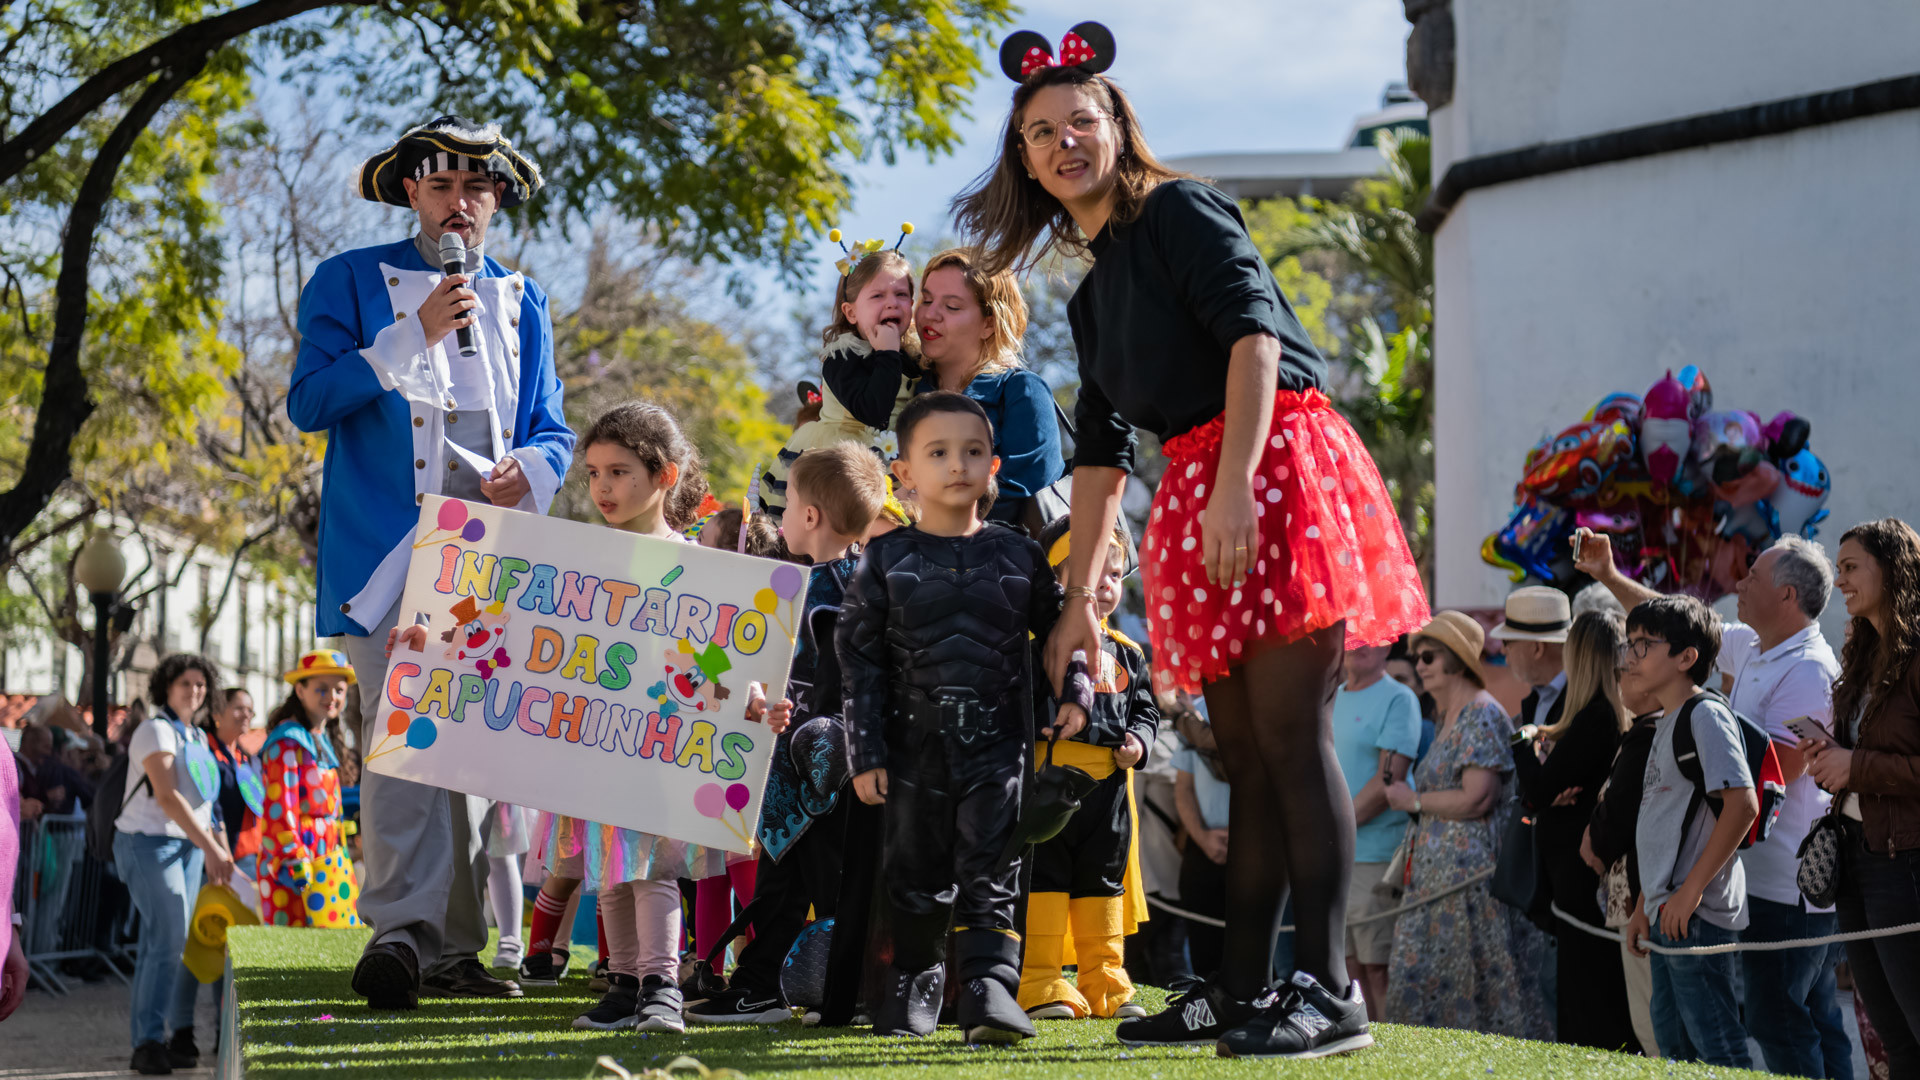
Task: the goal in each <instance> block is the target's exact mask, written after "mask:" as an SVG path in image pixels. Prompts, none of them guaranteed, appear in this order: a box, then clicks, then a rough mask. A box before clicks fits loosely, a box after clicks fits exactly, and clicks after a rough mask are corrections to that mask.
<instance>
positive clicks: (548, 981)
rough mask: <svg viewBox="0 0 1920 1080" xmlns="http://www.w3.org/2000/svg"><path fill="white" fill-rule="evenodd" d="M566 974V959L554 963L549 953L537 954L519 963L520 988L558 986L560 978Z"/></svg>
mask: <svg viewBox="0 0 1920 1080" xmlns="http://www.w3.org/2000/svg"><path fill="white" fill-rule="evenodd" d="M566 973H567V961H566V958H565V957H562V958H561V959H560V960H558V961H555V960H554V958H553V954H552V953H550V952H537V953H534V954H533V955H532V956H529V957H527V958H526V959H525V960H522V961H520V985H522V986H559V985H560V976H562V975H565V974H566Z"/></svg>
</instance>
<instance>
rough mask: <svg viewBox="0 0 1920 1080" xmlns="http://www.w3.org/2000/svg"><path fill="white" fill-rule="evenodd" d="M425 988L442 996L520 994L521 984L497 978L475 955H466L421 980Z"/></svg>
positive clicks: (500, 996)
mask: <svg viewBox="0 0 1920 1080" xmlns="http://www.w3.org/2000/svg"><path fill="white" fill-rule="evenodd" d="M420 986H421V988H422V989H424V990H426V991H428V992H430V993H434V994H438V995H440V996H441V997H489V998H517V997H519V996H521V991H520V984H519V983H516V982H514V981H513V980H512V979H498V978H495V977H494V974H493V972H491V971H488V970H487V969H486V967H485V966H484V965H483V964H481V963H480V961H479V959H478V958H476V957H471V956H469V957H467V958H466V959H465V960H461V961H459V962H457V963H455V964H454V965H453V966H452V967H450V968H448V969H447V970H445V971H442V972H440V973H439V974H437V975H429V976H427V977H426V978H424V979H422V980H420Z"/></svg>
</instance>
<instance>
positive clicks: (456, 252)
mask: <svg viewBox="0 0 1920 1080" xmlns="http://www.w3.org/2000/svg"><path fill="white" fill-rule="evenodd" d="M440 269H441V270H442V271H444V272H445V273H446V274H447V276H448V277H452V276H453V275H454V274H464V273H466V272H467V242H466V241H465V240H462V239H460V234H459V233H457V232H454V231H453V230H452V229H448V230H447V231H446V232H443V233H441V234H440ZM468 310H469V311H471V310H472V309H471V308H469V309H468ZM454 340H455V341H456V342H458V343H459V345H460V355H461V356H472V355H473V354H474V353H477V352H479V351H480V350H479V349H478V348H476V347H475V346H474V344H473V327H471V326H462V327H460V328H459V329H458V330H456V331H454Z"/></svg>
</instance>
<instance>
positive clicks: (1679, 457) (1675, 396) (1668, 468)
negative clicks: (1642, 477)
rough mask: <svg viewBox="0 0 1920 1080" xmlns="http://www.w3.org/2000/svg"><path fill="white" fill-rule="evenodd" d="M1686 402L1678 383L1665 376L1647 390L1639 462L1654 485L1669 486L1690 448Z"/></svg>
mask: <svg viewBox="0 0 1920 1080" xmlns="http://www.w3.org/2000/svg"><path fill="white" fill-rule="evenodd" d="M1689 401H1690V399H1689V398H1688V396H1687V390H1686V388H1685V387H1683V386H1681V385H1680V380H1678V379H1676V378H1674V377H1673V372H1671V371H1669V372H1667V377H1666V378H1664V379H1661V380H1660V381H1659V382H1657V383H1654V384H1653V386H1652V388H1651V389H1649V390H1648V391H1647V396H1646V399H1645V415H1644V417H1643V418H1642V419H1641V421H1640V459H1641V460H1642V461H1644V462H1645V463H1646V466H1647V475H1648V477H1649V478H1650V479H1651V480H1652V481H1653V482H1654V484H1656V485H1658V486H1665V485H1667V484H1671V483H1673V479H1674V477H1675V476H1677V475H1679V473H1680V463H1681V462H1682V461H1685V460H1686V457H1687V451H1688V450H1689V448H1691V446H1692V445H1693V421H1692V420H1690V419H1689V418H1688V417H1687V408H1688V405H1689Z"/></svg>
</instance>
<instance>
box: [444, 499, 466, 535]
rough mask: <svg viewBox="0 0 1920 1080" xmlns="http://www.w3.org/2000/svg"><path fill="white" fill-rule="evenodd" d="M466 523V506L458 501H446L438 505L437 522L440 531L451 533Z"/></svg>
mask: <svg viewBox="0 0 1920 1080" xmlns="http://www.w3.org/2000/svg"><path fill="white" fill-rule="evenodd" d="M466 522H467V504H466V503H463V502H461V501H460V500H459V499H448V500H447V501H446V502H443V503H441V504H440V517H439V519H438V520H437V522H436V524H438V525H439V526H440V527H441V528H442V529H445V530H447V531H448V532H452V531H453V530H455V529H458V528H459V527H460V526H462V525H464V524H466Z"/></svg>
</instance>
